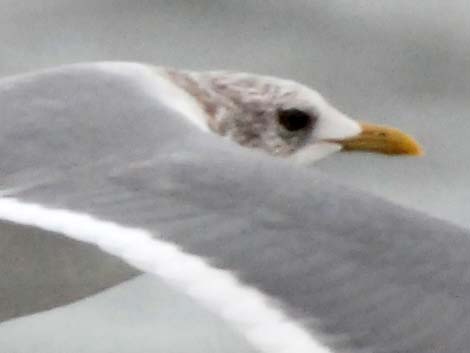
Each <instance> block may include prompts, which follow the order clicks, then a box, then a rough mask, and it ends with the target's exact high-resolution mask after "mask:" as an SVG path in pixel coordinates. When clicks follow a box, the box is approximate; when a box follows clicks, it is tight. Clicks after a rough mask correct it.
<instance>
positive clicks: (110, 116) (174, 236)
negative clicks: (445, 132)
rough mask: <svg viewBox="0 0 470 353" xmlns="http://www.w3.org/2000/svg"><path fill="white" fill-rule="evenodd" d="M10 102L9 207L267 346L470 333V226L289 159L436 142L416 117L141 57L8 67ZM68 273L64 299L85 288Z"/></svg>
mask: <svg viewBox="0 0 470 353" xmlns="http://www.w3.org/2000/svg"><path fill="white" fill-rule="evenodd" d="M214 85H215V86H214ZM216 86H217V87H216ZM240 94H241V95H240ZM241 97H243V100H240V99H241ZM269 97H270V98H269ZM289 97H290V98H289ZM219 101H220V103H217V102H219ZM263 102H264V103H263ZM219 104H220V105H219ZM0 107H1V114H0V122H1V126H2V127H1V129H0V136H1V138H0V157H1V158H0V171H1V173H2V174H1V179H0V182H1V184H0V186H1V187H0V192H1V195H2V197H1V198H0V220H2V221H3V222H9V223H11V224H12V225H18V226H21V227H25V226H27V227H32V228H33V229H35V230H43V231H46V232H45V235H44V236H46V234H48V235H47V236H53V237H57V238H60V237H63V238H67V239H72V240H74V241H76V242H77V243H83V244H91V245H95V246H97V247H98V248H100V249H101V250H102V251H103V255H102V256H105V255H104V254H105V253H106V254H110V255H113V256H116V257H117V258H119V259H122V260H124V261H125V262H127V263H128V264H130V265H132V266H133V267H135V268H136V269H138V270H139V271H142V272H147V273H151V274H154V275H156V276H159V277H160V278H162V279H163V280H165V281H166V282H167V283H169V284H170V285H172V286H174V287H175V288H177V289H178V290H179V291H181V292H182V293H184V294H186V295H188V296H190V297H192V298H193V299H194V300H196V301H197V302H199V303H201V304H202V305H204V306H205V307H206V308H207V309H209V310H211V311H212V312H214V313H215V314H217V315H219V316H220V317H221V318H222V319H224V320H225V321H226V322H227V323H228V324H229V325H231V327H233V329H234V330H237V331H238V332H239V333H240V334H241V335H242V336H243V337H244V338H246V340H247V342H249V343H250V344H251V345H252V346H253V347H254V349H255V350H256V351H259V352H266V353H287V352H298V353H307V352H309V353H312V352H313V353H336V352H381V353H386V352H390V353H392V352H393V353H395V352H410V353H421V352H423V353H424V352H433V353H441V352H442V353H443V352H447V353H457V352H463V351H466V349H467V347H468V346H469V344H470V335H469V333H470V325H469V324H470V310H469V307H470V300H469V298H470V281H469V278H470V277H469V273H470V260H469V257H468V253H469V251H470V234H469V233H468V231H466V230H463V229H460V228H458V227H455V226H452V225H450V224H447V223H444V222H442V221H439V220H436V219H433V218H431V217H428V216H425V215H422V214H420V213H417V212H414V211H412V210H409V209H405V208H402V207H399V206H397V205H394V204H391V203H389V202H387V201H385V200H382V199H379V198H377V197H374V196H371V195H368V194H366V193H363V192H359V191H355V190H352V189H349V188H347V187H345V186H342V185H340V184H337V183H335V182H333V181H331V180H330V178H328V176H325V175H323V174H320V173H318V172H316V171H315V170H313V169H311V168H304V167H302V166H298V165H294V164H292V163H291V159H292V158H296V157H297V156H298V153H301V154H303V155H304V156H303V157H302V158H301V159H303V158H304V157H306V156H308V152H307V151H310V153H312V154H313V155H315V158H320V157H323V156H325V155H327V154H330V153H332V152H334V151H337V150H339V149H341V148H344V149H346V150H367V151H376V152H382V153H392V154H396V153H399V154H400V153H403V154H407V155H414V154H419V153H421V148H420V146H419V145H418V144H417V143H416V141H415V140H414V139H412V138H411V137H410V136H408V135H406V134H404V133H403V132H401V131H399V130H395V129H392V128H388V127H378V126H374V125H370V124H365V123H359V122H355V121H354V120H352V119H350V118H348V117H347V116H345V115H343V114H342V113H340V112H339V111H337V110H336V109H335V108H333V107H332V106H331V105H330V104H329V103H327V102H326V101H325V100H324V99H323V98H321V96H320V95H319V94H318V93H316V92H315V91H313V90H310V89H308V88H306V87H304V86H302V85H300V84H296V83H293V82H290V81H285V80H279V79H274V78H267V77H261V76H255V75H251V74H232V73H227V72H209V73H195V72H189V71H180V70H174V69H163V68H158V67H153V66H151V65H148V64H139V63H112V62H105V63H90V64H77V65H70V66H64V67H60V68H56V69H49V70H45V71H41V72H36V73H31V74H26V75H22V76H16V77H11V78H6V79H3V80H2V81H0ZM260 109H261V110H260ZM257 117H258V119H257ZM258 123H260V124H261V125H260V126H258V125H257V124H258ZM248 127H250V128H249V129H248ZM247 129H248V130H247ZM221 136H225V137H226V138H221ZM234 142H235V143H234ZM332 146H333V147H334V148H332ZM306 158H308V157H306ZM47 232H51V233H52V234H53V235H51V233H47ZM54 255H55V254H51V258H50V259H48V261H50V264H51V266H54V264H57V263H58V262H57V261H58V260H57V258H56V257H57V256H54ZM94 256H96V255H94ZM0 261H1V260H0ZM83 261H84V262H86V261H90V258H84V259H83ZM2 266H4V264H2ZM38 271H47V267H45V268H43V269H42V268H41V269H38ZM94 271H96V272H97V273H99V272H100V271H103V270H102V269H100V268H99V266H98V267H97V268H94ZM2 280H4V279H0V281H2ZM69 285H70V286H71V288H68V289H69V290H66V289H64V288H59V289H57V288H52V287H51V288H50V291H49V292H48V295H50V296H51V297H53V298H54V296H57V298H58V299H57V302H56V305H62V304H64V303H66V302H70V301H72V300H77V299H79V298H78V297H77V293H80V284H76V285H75V286H74V285H73V284H69ZM95 287H96V291H100V290H102V288H103V285H102V283H95ZM70 289H71V290H70ZM57 292H59V293H57ZM64 293H65V294H64ZM67 293H68V294H67ZM78 295H79V294H78ZM14 299H15V298H12V297H9V298H6V300H5V301H4V302H14ZM39 299H40V298H39ZM39 299H38V300H39ZM30 304H31V303H30ZM33 304H34V303H33ZM17 306H18V305H16V306H15V305H13V307H14V308H16V307H17ZM30 308H31V312H35V311H39V310H44V309H45V308H44V306H41V305H40V304H38V305H37V306H36V307H34V305H31V306H30ZM7 309H8V307H7ZM5 310H6V309H5ZM17 310H18V311H20V310H21V308H20V309H17ZM0 314H2V312H0ZM18 315H19V314H16V316H18ZM0 329H1V326H0Z"/></svg>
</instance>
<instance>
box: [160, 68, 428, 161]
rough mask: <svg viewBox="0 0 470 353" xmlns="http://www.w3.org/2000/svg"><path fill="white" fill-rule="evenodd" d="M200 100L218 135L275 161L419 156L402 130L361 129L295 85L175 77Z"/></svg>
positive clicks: (202, 75) (216, 75)
mask: <svg viewBox="0 0 470 353" xmlns="http://www.w3.org/2000/svg"><path fill="white" fill-rule="evenodd" d="M169 75H170V77H171V78H172V80H173V81H174V82H175V83H177V85H178V86H180V87H181V88H184V89H185V90H186V91H187V92H188V93H189V94H190V95H191V96H193V97H194V98H196V100H197V101H198V102H199V104H200V105H201V107H202V108H203V111H204V112H205V114H206V122H205V123H206V124H207V126H208V127H209V129H210V130H212V131H213V132H215V133H217V134H219V135H222V136H227V137H229V138H230V139H232V140H234V141H235V142H237V143H239V144H240V145H243V146H248V147H252V148H257V149H261V150H264V151H266V152H268V153H269V154H271V155H275V156H303V157H305V158H306V159H307V160H309V161H311V160H317V159H320V158H323V157H324V156H326V155H328V154H330V153H333V152H336V151H339V150H346V151H359V150H360V151H372V152H378V153H384V154H406V155H419V154H421V153H422V152H421V147H420V146H419V145H418V143H417V142H416V141H415V140H414V139H413V138H411V137H410V136H409V135H407V134H405V133H403V132H401V131H400V130H398V129H394V128H390V127H385V126H379V125H373V124H367V123H361V122H358V121H355V120H353V119H351V118H349V117H348V116H346V115H345V114H343V113H341V112H340V111H338V110H337V109H335V108H334V107H333V106H332V105H331V104H329V103H328V102H327V101H326V100H325V99H324V98H323V97H322V96H321V95H320V94H319V93H318V92H316V91H315V90H312V89H310V88H308V87H306V86H304V85H302V84H299V83H297V82H294V81H289V80H284V79H279V78H274V77H268V76H259V75H254V74H247V73H234V72H226V71H210V72H186V71H176V70H172V71H169Z"/></svg>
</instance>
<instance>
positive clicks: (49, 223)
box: [0, 198, 331, 353]
mask: <svg viewBox="0 0 470 353" xmlns="http://www.w3.org/2000/svg"><path fill="white" fill-rule="evenodd" d="M0 219H3V220H6V221H10V222H14V223H20V224H23V225H30V226H35V227H38V228H41V229H45V230H48V231H52V232H55V233H59V234H62V235H65V236H67V237H69V238H73V239H75V240H79V241H83V242H87V243H92V244H95V245H97V246H99V247H100V248H101V249H103V250H104V251H106V252H108V253H110V254H113V255H116V256H118V257H120V258H122V259H124V260H125V261H126V262H128V263H129V264H131V265H132V266H135V267H136V268H138V269H140V270H142V271H145V272H149V273H153V274H156V275H158V276H160V277H162V278H163V279H165V280H166V281H168V282H169V283H170V284H172V285H173V286H175V287H178V288H179V289H180V290H182V291H183V292H185V293H187V294H188V295H190V296H191V297H193V298H194V299H196V300H197V301H199V302H201V303H202V304H204V306H206V307H207V308H208V309H210V310H212V311H213V312H215V313H217V314H218V315H220V316H221V317H222V318H224V319H225V320H227V321H228V322H230V323H231V324H232V325H233V326H234V327H235V328H236V329H237V330H238V331H239V332H240V333H241V334H242V335H243V336H244V337H245V338H246V339H247V340H248V341H249V342H250V343H252V344H253V345H254V347H255V348H257V349H259V350H260V351H261V352H265V353H293V352H295V353H331V351H330V349H328V348H327V347H326V346H324V345H323V344H322V343H320V342H319V341H318V340H317V339H314V338H313V337H312V335H311V334H310V333H309V332H308V331H307V330H306V329H305V328H303V327H302V326H301V325H299V324H297V323H296V322H294V321H293V320H292V319H290V318H289V317H288V315H287V314H286V313H284V312H283V311H281V310H280V309H279V308H277V307H275V306H274V305H273V304H272V300H271V299H270V298H269V297H267V296H266V295H264V294H263V293H261V292H260V291H258V290H257V289H255V288H252V287H249V286H246V285H244V284H242V283H241V282H240V281H239V280H238V279H237V278H236V277H235V276H234V275H233V274H232V273H230V272H229V271H226V270H221V269H217V268H214V267H211V266H210V265H209V264H208V263H207V262H206V261H205V260H204V259H203V258H201V257H198V256H195V255H191V254H188V253H185V252H184V251H182V250H181V249H179V248H178V247H177V246H176V245H174V244H172V243H169V242H166V241H163V240H160V239H156V238H155V237H153V236H152V234H151V233H150V232H148V231H146V230H142V229H137V228H131V227H126V226H121V225H119V224H116V223H112V222H108V221H103V220H100V219H97V218H95V217H92V216H90V215H87V214H83V213H77V212H73V211H68V210H64V209H50V208H46V207H43V206H41V205H37V204H31V203H25V202H22V201H20V200H16V199H12V198H0Z"/></svg>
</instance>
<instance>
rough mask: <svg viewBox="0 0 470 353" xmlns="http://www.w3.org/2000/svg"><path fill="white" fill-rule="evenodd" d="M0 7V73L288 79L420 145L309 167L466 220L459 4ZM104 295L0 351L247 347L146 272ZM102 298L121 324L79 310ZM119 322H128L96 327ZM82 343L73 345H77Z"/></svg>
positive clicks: (469, 209) (467, 93)
mask: <svg viewBox="0 0 470 353" xmlns="http://www.w3.org/2000/svg"><path fill="white" fill-rule="evenodd" d="M0 8H1V11H0V43H1V51H0V53H1V54H0V76H7V75H12V74H17V73H23V72H26V71H30V70H36V69H39V68H46V67H53V66H56V65H60V64H66V63H74V62H82V61H96V60H130V61H145V62H150V63H154V64H157V65H168V66H175V67H184V68H190V69H232V70H240V71H253V72H257V73H263V74H270V75H277V76H281V77H286V78H291V79H295V80H298V81H300V82H303V83H305V84H308V85H310V86H311V87H314V88H316V89H317V90H318V91H320V92H321V93H322V94H323V95H325V96H326V97H327V98H328V99H329V100H330V101H331V102H333V103H334V105H336V106H337V107H339V108H340V109H341V110H342V111H344V112H345V113H347V114H348V115H350V116H352V117H354V118H356V119H360V120H368V121H372V122H382V123H387V124H390V125H394V126H396V127H399V128H401V129H403V130H405V131H407V132H409V133H411V134H413V135H415V136H416V137H417V139H418V140H419V141H420V142H422V144H423V145H424V148H425V150H426V156H425V157H423V158H385V157H382V156H376V155H371V154H336V155H334V156H333V157H331V158H329V159H327V160H324V161H321V162H320V163H318V164H316V165H315V166H314V167H315V168H318V169H320V170H322V171H324V172H325V173H328V174H329V175H331V177H332V179H336V180H340V181H342V182H344V183H347V184H350V185H353V186H355V187H358V188H362V189H364V190H368V191H370V192H373V193H375V194H378V195H382V196H384V197H386V198H388V199H390V200H392V201H394V202H398V203H400V204H402V205H405V206H409V207H412V208H415V209H418V210H421V211H423V212H426V213H429V214H432V215H434V216H436V217H439V218H442V219H444V220H447V221H450V222H453V223H456V224H459V225H461V226H464V227H470V217H469V215H470V187H469V186H470V99H469V98H470V45H469V42H470V4H469V2H468V1H466V0H455V1H452V2H450V1H449V2H446V1H442V0H439V1H438V0H427V1H415V2H412V1H407V0H395V1H380V2H379V1H374V0H370V1H366V0H355V1H347V0H328V1H327V0H325V1H314V0H290V1H281V0H278V1H274V0H269V1H268V0H266V1H260V0H258V1H255V0H251V1H248V0H237V1H235V0H234V1H228V0H226V1H215V0H198V1H178V0H165V1H156V0H155V1H151V0H101V1H99V0H81V1H76V0H31V1H19V0H0ZM0 109H1V107H0ZM112 291H114V292H112V293H111V294H109V293H108V294H102V295H108V296H107V297H106V298H107V299H106V300H104V299H103V298H102V297H101V296H100V295H98V296H96V297H95V298H91V299H87V300H85V301H82V302H79V303H77V304H74V306H73V307H72V306H69V307H66V308H62V309H58V310H54V311H52V312H47V313H44V314H40V315H37V316H33V317H30V318H27V319H20V320H15V321H11V322H7V323H6V324H3V325H1V326H0V327H2V326H3V327H2V328H3V330H2V331H1V332H2V333H0V347H7V348H8V349H6V351H8V352H13V353H14V352H33V351H34V352H38V351H39V352H42V351H43V352H52V351H54V352H61V351H67V352H75V351H76V352H82V351H86V352H115V351H116V350H115V349H116V346H115V345H113V344H108V345H106V344H104V345H103V344H101V345H100V344H94V342H95V343H96V342H99V341H100V340H101V341H102V342H115V343H116V344H119V349H120V350H119V352H141V351H142V350H141V349H139V347H136V346H135V345H134V344H132V342H134V340H135V337H136V335H137V336H138V339H139V340H143V341H145V342H146V344H147V345H146V346H145V347H146V349H147V348H149V349H150V348H152V347H153V348H154V349H157V350H156V351H159V352H165V353H166V352H175V353H185V352H191V353H195V352H206V353H209V352H222V351H223V352H235V351H236V352H248V351H250V349H249V347H248V346H247V345H246V344H245V342H244V341H243V339H242V338H241V337H238V336H236V335H234V334H232V333H231V332H229V331H228V329H227V328H224V327H223V324H222V323H221V322H218V321H217V319H216V318H214V317H212V316H211V315H210V314H208V313H206V312H205V311H204V310H202V309H200V308H196V307H194V306H191V305H189V304H188V300H187V298H180V297H179V296H178V295H176V294H174V293H173V292H171V289H168V288H166V287H165V286H164V285H163V284H161V283H158V282H157V281H156V280H155V279H154V278H152V277H149V276H144V277H141V278H139V279H138V280H136V281H135V282H131V283H127V284H125V285H123V286H121V287H120V288H114V289H112ZM143 291H145V292H147V293H153V294H148V295H141V294H142V292H143ZM130 298H135V299H130ZM135 302H138V303H139V304H138V305H139V308H140V309H136V308H135V307H133V303H135ZM110 303H112V304H110ZM103 305H111V306H113V307H120V308H121V309H122V308H125V309H122V310H128V315H123V316H122V317H120V319H121V320H124V321H116V320H115V319H116V318H115V317H114V316H112V315H111V316H102V315H101V316H100V315H95V316H86V313H91V312H96V311H97V310H98V311H99V310H105V309H106V307H105V306H103ZM77 308H78V309H77ZM80 308H81V309H80ZM143 308H148V310H146V309H143ZM155 308H162V310H163V311H164V313H165V310H170V309H168V308H174V310H176V311H175V313H174V314H172V315H169V316H168V317H171V318H172V320H173V321H171V320H170V319H169V318H168V317H167V316H165V314H162V315H158V314H157V313H158V312H159V311H158V310H157V311H155ZM163 308H164V309H163ZM181 308H183V309H181ZM80 310H82V311H80ZM135 310H137V311H135ZM139 310H140V311H139ZM181 310H183V311H181ZM139 313H140V314H139ZM149 313H150V315H149ZM152 313H153V314H152ZM181 313H184V314H181ZM74 315H75V316H74ZM71 317H72V318H75V321H74V320H70V318H71ZM67 318H68V319H67ZM126 318H127V321H126ZM31 320H33V321H31ZM34 320H37V321H36V322H44V323H47V324H43V325H38V324H37V323H36V324H34ZM168 320H170V321H168ZM64 322H67V325H65V326H64ZM168 322H170V324H169V323H168ZM119 324H121V325H123V326H122V327H127V329H121V330H118V329H117V328H116V330H114V329H113V330H110V329H107V328H109V327H116V325H119ZM31 325H32V326H31ZM74 325H75V326H74ZM113 325H114V326H113ZM168 325H170V326H168ZM28 327H32V328H33V329H32V330H31V329H28ZM64 327H65V328H66V329H64ZM122 327H121V328H122ZM136 327H137V328H139V329H135V328H136ZM178 328H180V330H182V331H179V329H178ZM204 328H206V331H204ZM203 331H204V332H205V333H202V332H203ZM52 332H56V333H57V332H59V333H60V334H59V335H57V334H55V335H51V333H52ZM77 332H79V334H77ZM96 332H100V334H97V333H96ZM116 332H118V333H116ZM72 333H73V334H72ZM172 334H173V335H174V336H172ZM25 336H26V337H30V339H29V340H25V339H24V337H25ZM117 336H118V338H119V339H118V338H117ZM51 337H54V338H51ZM61 337H62V338H61ZM51 340H52V341H53V342H56V345H53V344H52V345H51ZM84 340H85V341H87V342H88V343H87V344H88V345H87V348H86V349H85V350H83V346H80V345H79V344H78V343H77V342H82V344H83V341H84ZM125 342H127V344H126V343H125ZM64 347H66V349H65V348H64ZM80 347H81V348H80ZM61 349H62V350H61ZM64 349H65V350H64Z"/></svg>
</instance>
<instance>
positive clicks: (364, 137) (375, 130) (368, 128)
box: [330, 123, 424, 156]
mask: <svg viewBox="0 0 470 353" xmlns="http://www.w3.org/2000/svg"><path fill="white" fill-rule="evenodd" d="M360 126H361V129H362V131H361V132H360V133H359V134H358V135H357V136H354V137H350V138H346V139H342V140H331V141H330V142H334V143H338V144H340V145H341V146H342V148H343V150H344V151H369V152H375V153H383V154H389V155H400V154H401V155H411V156H421V155H423V154H424V153H423V149H422V147H421V146H420V145H419V143H418V142H417V141H416V140H415V139H414V138H413V137H411V136H410V135H408V134H406V133H404V132H402V131H400V130H398V129H396V128H393V127H388V126H382V125H374V124H368V123H360Z"/></svg>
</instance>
